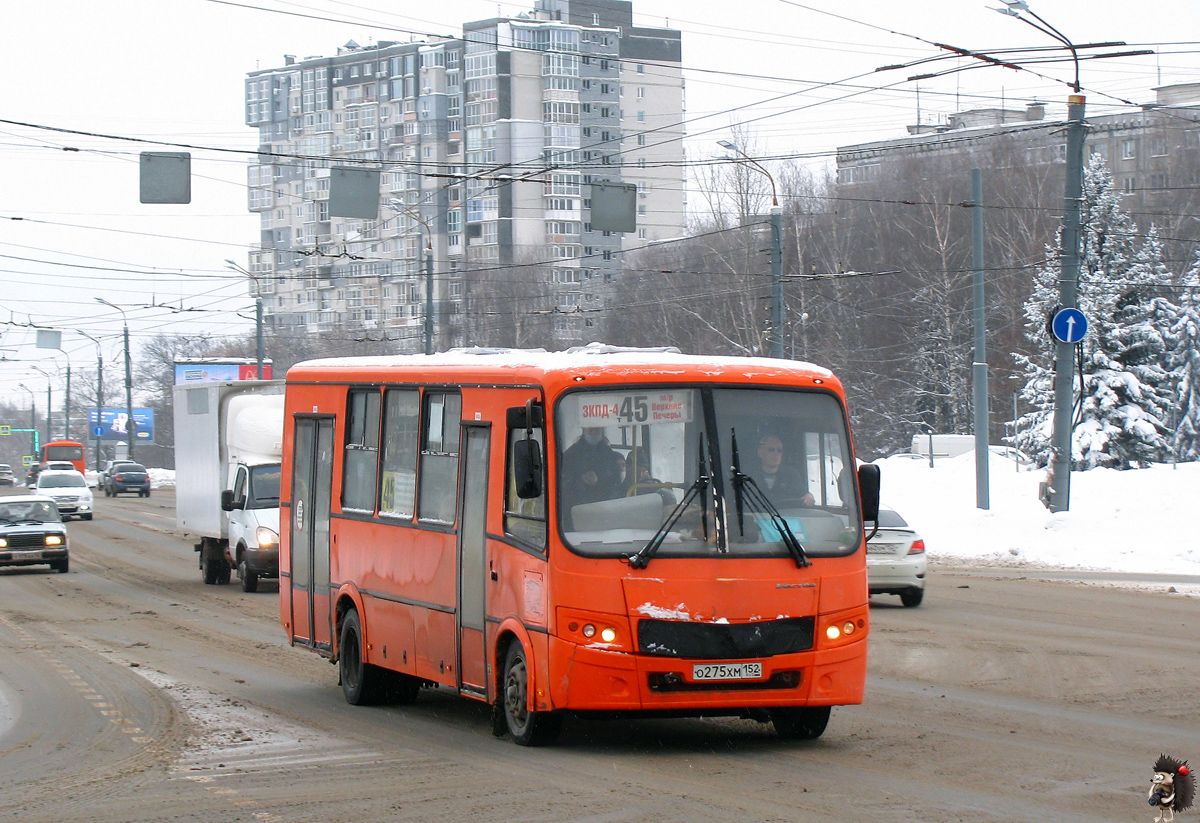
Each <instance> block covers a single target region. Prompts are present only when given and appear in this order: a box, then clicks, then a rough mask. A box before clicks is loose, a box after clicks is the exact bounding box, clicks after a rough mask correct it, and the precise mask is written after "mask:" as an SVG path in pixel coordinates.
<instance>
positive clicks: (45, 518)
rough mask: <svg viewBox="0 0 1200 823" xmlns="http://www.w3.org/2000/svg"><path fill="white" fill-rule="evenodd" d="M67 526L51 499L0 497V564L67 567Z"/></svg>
mask: <svg viewBox="0 0 1200 823" xmlns="http://www.w3.org/2000/svg"><path fill="white" fill-rule="evenodd" d="M70 563H71V558H70V550H69V548H68V546H67V527H66V526H64V525H63V522H62V517H60V516H59V513H58V507H57V506H56V505H55V502H54V500H53V498H50V497H45V496H42V495H32V494H22V495H16V496H13V497H4V498H0V566H38V565H41V564H48V565H49V566H50V568H52V569H54V570H56V571H58V572H60V573H62V574H65V573H66V572H67V571H68V570H69V568H70Z"/></svg>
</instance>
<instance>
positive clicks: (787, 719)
mask: <svg viewBox="0 0 1200 823" xmlns="http://www.w3.org/2000/svg"><path fill="white" fill-rule="evenodd" d="M768 713H769V714H770V716H771V723H772V724H773V725H774V726H775V734H777V735H779V736H780V737H782V738H783V739H784V740H816V739H817V738H818V737H820V736H821V735H822V734H824V733H825V727H826V726H827V725H829V713H830V707H829V706H781V707H779V708H775V709H770V710H769V712H768Z"/></svg>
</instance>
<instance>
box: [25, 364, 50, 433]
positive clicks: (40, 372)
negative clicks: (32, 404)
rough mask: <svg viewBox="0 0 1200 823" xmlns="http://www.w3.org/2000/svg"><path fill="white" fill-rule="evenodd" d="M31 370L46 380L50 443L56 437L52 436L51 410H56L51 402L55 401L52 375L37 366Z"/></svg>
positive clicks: (47, 420)
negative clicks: (51, 382) (51, 380)
mask: <svg viewBox="0 0 1200 823" xmlns="http://www.w3.org/2000/svg"><path fill="white" fill-rule="evenodd" d="M29 368H31V369H33V370H34V371H35V372H37V373H38V374H40V375H41V376H42V377H45V378H46V442H47V443H49V442H50V441H51V440H53V439H54V435H52V434H51V433H50V417H51V409H53V408H54V406H53V405H52V403H51V401H52V400H53V394H52V391H51V385H50V378H51V374H50V372H46V371H42V370H41V369H39V368H38V367H37V366H32V365H31V366H30V367H29Z"/></svg>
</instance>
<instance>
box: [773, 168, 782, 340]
mask: <svg viewBox="0 0 1200 823" xmlns="http://www.w3.org/2000/svg"><path fill="white" fill-rule="evenodd" d="M772 185H774V181H772ZM771 356H772V357H775V358H777V359H779V360H782V359H783V209H781V208H780V207H779V204H778V202H777V203H776V204H775V205H774V206H772V207H771Z"/></svg>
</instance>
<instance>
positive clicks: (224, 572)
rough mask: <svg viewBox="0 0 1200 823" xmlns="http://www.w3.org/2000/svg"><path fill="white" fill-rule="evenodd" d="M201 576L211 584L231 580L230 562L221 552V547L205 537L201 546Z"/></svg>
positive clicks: (219, 583) (220, 583)
mask: <svg viewBox="0 0 1200 823" xmlns="http://www.w3.org/2000/svg"><path fill="white" fill-rule="evenodd" d="M200 576H201V578H203V580H204V582H205V583H206V584H207V585H209V586H216V585H223V584H225V583H228V582H229V563H227V562H226V560H225V558H224V556H222V554H221V547H220V546H219V545H213V541H211V540H208V539H205V541H204V542H203V543H202V544H201V547H200Z"/></svg>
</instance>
